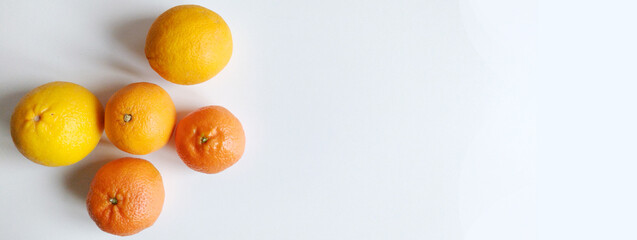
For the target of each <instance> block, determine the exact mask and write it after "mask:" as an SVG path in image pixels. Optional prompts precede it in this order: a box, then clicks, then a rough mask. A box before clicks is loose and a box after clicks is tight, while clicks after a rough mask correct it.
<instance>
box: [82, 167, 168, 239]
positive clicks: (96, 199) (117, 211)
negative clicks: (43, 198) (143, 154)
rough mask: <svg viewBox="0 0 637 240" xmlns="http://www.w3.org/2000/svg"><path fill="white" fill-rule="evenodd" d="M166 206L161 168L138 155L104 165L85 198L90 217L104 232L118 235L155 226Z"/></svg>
mask: <svg viewBox="0 0 637 240" xmlns="http://www.w3.org/2000/svg"><path fill="white" fill-rule="evenodd" d="M163 205H164V183H163V182H162V179H161V175H160V174H159V171H157V169H156V168H155V166H153V164H151V163H150V162H149V161H146V160H144V159H139V158H120V159H117V160H113V161H111V162H109V163H107V164H105V165H104V166H102V167H101V168H100V169H99V170H98V171H97V173H96V174H95V178H93V181H92V182H91V188H90V190H89V192H88V196H87V197H86V208H87V209H88V214H89V216H90V217H91V219H93V221H95V223H96V224H97V226H98V227H99V228H100V229H102V231H104V232H107V233H111V234H115V235H119V236H128V235H132V234H135V233H138V232H140V231H141V230H144V229H146V228H148V227H150V226H152V225H153V223H155V220H157V218H158V217H159V214H160V213H161V209H162V207H163Z"/></svg>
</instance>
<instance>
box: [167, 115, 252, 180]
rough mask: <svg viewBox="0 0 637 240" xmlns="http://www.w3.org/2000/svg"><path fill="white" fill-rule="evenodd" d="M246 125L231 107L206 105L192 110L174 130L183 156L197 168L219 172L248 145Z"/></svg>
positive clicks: (185, 161) (239, 155) (182, 157)
mask: <svg viewBox="0 0 637 240" xmlns="http://www.w3.org/2000/svg"><path fill="white" fill-rule="evenodd" d="M245 143H246V137H245V133H244V132H243V127H242V126H241V123H240V122H239V119H237V118H236V117H235V116H234V115H232V113H231V112H230V111H228V109H225V108H224V107H221V106H207V107H203V108H200V109H198V110H196V111H194V112H191V113H189V114H188V115H186V117H184V119H182V120H181V121H179V123H178V124H177V128H176V130H175V145H176V148H177V153H178V154H179V157H180V158H181V160H183V161H184V163H186V165H188V167H190V168H192V169H193V170H195V171H199V172H203V173H209V174H210V173H218V172H221V171H223V170H224V169H226V168H228V167H230V166H232V165H233V164H235V163H236V162H237V161H239V159H240V158H241V156H242V155H243V151H244V149H245Z"/></svg>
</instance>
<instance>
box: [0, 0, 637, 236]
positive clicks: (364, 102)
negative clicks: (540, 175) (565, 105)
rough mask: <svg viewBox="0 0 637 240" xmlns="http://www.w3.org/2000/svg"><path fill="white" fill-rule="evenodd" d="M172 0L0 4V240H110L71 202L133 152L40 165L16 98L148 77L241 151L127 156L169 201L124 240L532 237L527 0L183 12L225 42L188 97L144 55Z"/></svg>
mask: <svg viewBox="0 0 637 240" xmlns="http://www.w3.org/2000/svg"><path fill="white" fill-rule="evenodd" d="M183 3H185V2H181V1H167V0H163V1H158V0H153V1H123V0H111V1H99V2H98V1H71V0H67V1H57V2H55V1H44V0H39V1H17V0H9V1H2V2H0V82H1V83H2V87H1V88H0V113H1V114H2V118H1V119H2V125H0V126H1V127H0V155H1V156H2V159H1V160H0V186H1V188H0V205H1V206H2V212H1V214H0V234H1V235H0V236H1V237H0V238H2V239H43V238H47V239H50V238H57V239H110V238H112V236H111V235H109V234H107V233H104V232H101V231H100V230H99V229H98V228H97V226H96V225H95V224H94V223H93V222H92V221H91V219H90V218H89V216H88V214H87V211H86V209H85V197H86V193H87V191H88V185H89V183H90V181H91V179H92V177H93V175H94V174H95V172H96V171H97V169H98V168H99V167H100V166H101V165H103V164H104V163H105V162H107V161H109V160H113V159H116V158H120V157H125V156H129V154H126V153H124V152H122V151H119V150H118V149H117V148H115V147H114V146H113V145H112V144H110V143H109V141H108V139H107V138H106V137H103V138H102V141H101V142H100V144H99V145H98V146H97V148H96V149H95V150H94V151H93V152H92V153H91V154H90V155H89V156H88V157H87V158H86V159H84V160H82V161H80V162H78V163H77V164H74V165H71V166H67V167H58V168H49V167H44V166H40V165H37V164H34V163H32V162H30V161H28V160H27V159H25V158H24V157H22V156H21V155H20V153H19V152H18V151H17V150H16V149H15V147H14V145H13V143H12V141H11V137H10V130H9V119H10V115H11V112H12V111H13V108H14V107H15V104H16V103H17V101H18V100H19V99H20V97H21V96H22V95H24V94H25V93H26V92H28V91H29V90H30V89H33V88H35V87H37V86H39V85H41V84H44V83H47V82H50V81H58V80H61V81H70V82H74V83H78V84H80V85H82V86H84V87H86V88H88V89H89V90H91V91H92V92H94V93H95V94H96V95H97V96H98V98H99V99H100V101H101V102H102V104H105V103H106V101H107V100H108V98H109V97H110V95H111V94H112V93H114V92H115V91H116V90H117V89H119V88H121V87H123V86H125V85H127V84H129V83H132V82H138V81H148V82H152V83H156V84H158V85H160V86H162V87H163V88H164V89H166V90H167V91H168V92H169V93H170V94H171V96H172V98H173V101H174V102H175V105H176V107H177V109H178V113H179V114H178V117H179V118H181V117H183V116H184V115H185V114H186V113H188V112H190V111H192V110H194V109H197V108H199V107H202V106H206V105H211V104H216V105H222V106H224V107H226V108H228V109H229V110H230V111H232V112H233V113H234V114H235V115H236V116H237V117H238V118H239V119H240V120H241V122H242V123H243V126H244V129H245V131H246V137H247V145H246V152H245V154H244V156H243V158H242V159H241V160H240V161H239V162H238V163H237V164H236V165H234V166H233V167H231V168H229V169H227V170H226V171H224V172H223V173H220V174H216V175H205V174H201V173H198V172H195V171H192V170H190V169H189V168H187V167H186V166H185V164H183V163H182V162H181V160H180V159H179V158H178V156H177V154H176V153H175V151H174V147H173V146H174V143H173V142H171V143H170V144H169V145H168V146H166V147H164V148H162V149H161V150H159V151H157V152H154V153H151V154H148V155H145V156H141V157H142V158H145V159H147V160H149V161H151V162H152V163H154V164H155V166H156V167H157V168H158V169H159V170H160V172H161V173H162V176H163V179H164V185H165V189H166V201H165V204H164V209H163V211H162V213H161V216H160V217H159V219H158V220H157V222H156V223H155V224H154V225H153V226H152V227H150V228H148V229H146V230H144V231H142V232H141V233H139V234H137V235H134V236H132V237H129V238H130V239H194V238H202V237H204V238H211V239H452V240H453V239H521V240H524V239H536V237H537V233H538V231H537V227H538V224H537V223H538V222H537V221H536V220H537V218H536V217H537V216H536V205H537V204H536V202H537V201H536V161H535V159H536V151H535V148H536V146H535V145H536V135H535V126H536V115H535V113H536V105H535V102H536V101H535V98H536V97H535V94H534V89H536V88H535V86H536V85H535V84H534V82H533V80H534V79H535V78H536V76H535V68H536V66H535V63H536V58H537V56H536V48H537V46H536V37H537V22H538V20H537V15H538V13H537V3H536V2H533V1H527V2H526V3H525V2H522V1H520V2H515V1H506V0H486V1H479V0H449V1H438V0H420V1H407V0H399V1H389V0H387V1H383V0H378V1H360V0H359V1H331V0H328V1H291V0H289V1H258V0H253V1H194V2H188V3H196V4H200V5H202V6H205V7H207V8H209V9H211V10H213V11H216V12H217V13H219V14H220V15H221V16H222V17H223V18H224V19H225V20H226V22H227V23H228V24H229V26H230V29H231V31H232V34H233V40H234V53H233V56H232V59H231V60H230V63H229V64H228V66H227V67H226V68H225V69H224V70H223V71H222V72H221V73H220V74H219V75H218V76H216V77H215V78H213V79H212V80H210V81H208V82H205V83H202V84H199V85H195V86H181V85H176V84H172V83H170V82H167V81H165V80H163V79H161V78H160V77H159V76H158V75H157V74H156V73H155V72H153V71H152V69H151V68H150V67H149V66H148V63H147V61H146V59H145V57H144V55H143V47H144V41H145V36H146V33H147V31H148V28H149V26H150V24H151V23H152V21H153V20H154V18H156V17H157V16H158V15H159V14H161V13H162V12H163V11H165V10H167V9H169V8H170V7H173V6H175V5H178V4H183ZM555 61H557V60H555ZM633 130H634V128H633ZM43 144H46V143H43ZM633 209H634V208H633ZM633 226H634V224H633ZM549 235H551V234H549ZM567 236H568V235H567ZM562 239H565V238H562Z"/></svg>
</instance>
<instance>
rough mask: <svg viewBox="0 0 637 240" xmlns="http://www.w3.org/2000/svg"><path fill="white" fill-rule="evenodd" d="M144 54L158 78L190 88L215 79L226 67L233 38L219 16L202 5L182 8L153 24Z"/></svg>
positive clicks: (230, 53) (160, 17)
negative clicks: (189, 86)
mask: <svg viewBox="0 0 637 240" xmlns="http://www.w3.org/2000/svg"><path fill="white" fill-rule="evenodd" d="M144 51H145V53H146V58H148V63H149V64H150V66H151V67H152V68H153V70H155V71H156V72H157V73H158V74H159V75H160V76H161V77H163V78H164V79H166V80H168V81H171V82H173V83H177V84H183V85H192V84H197V83H202V82H205V81H207V80H208V79H210V78H212V77H214V76H215V75H217V73H219V72H220V71H221V70H222V69H223V68H224V67H225V66H226V64H228V61H230V57H231V56H232V35H231V34H230V28H229V27H228V24H226V22H225V21H224V20H223V18H221V16H219V14H217V13H215V12H213V11H210V10H209V9H207V8H205V7H202V6H197V5H181V6H176V7H173V8H171V9H168V11H166V12H164V13H162V14H161V15H160V16H159V17H158V18H157V19H156V20H155V22H153V25H152V26H151V27H150V30H148V35H147V36H146V46H145V48H144Z"/></svg>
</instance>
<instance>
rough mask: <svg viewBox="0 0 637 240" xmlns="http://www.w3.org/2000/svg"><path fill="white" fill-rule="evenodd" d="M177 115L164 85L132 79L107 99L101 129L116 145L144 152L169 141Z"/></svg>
mask: <svg viewBox="0 0 637 240" xmlns="http://www.w3.org/2000/svg"><path fill="white" fill-rule="evenodd" d="M176 117H177V112H176V111H175V105H174V104H173V101H172V99H170V96H169V95H168V93H167V92H166V91H165V90H164V89H163V88H161V87H159V86H157V85H155V84H152V83H147V82H140V83H133V84H130V85H128V86H126V87H124V88H122V89H120V90H118V91H117V92H115V94H113V96H111V98H110V99H109V100H108V102H107V103H106V110H105V117H104V129H105V131H106V136H108V139H109V140H110V141H111V142H112V143H113V145H115V146H116V147H117V148H119V149H121V150H122V151H125V152H127V153H131V154H136V155H143V154H148V153H151V152H153V151H155V150H157V149H160V148H161V147H163V146H164V145H166V143H168V140H170V135H171V134H172V131H173V127H174V126H175V118H176Z"/></svg>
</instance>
